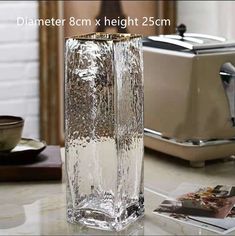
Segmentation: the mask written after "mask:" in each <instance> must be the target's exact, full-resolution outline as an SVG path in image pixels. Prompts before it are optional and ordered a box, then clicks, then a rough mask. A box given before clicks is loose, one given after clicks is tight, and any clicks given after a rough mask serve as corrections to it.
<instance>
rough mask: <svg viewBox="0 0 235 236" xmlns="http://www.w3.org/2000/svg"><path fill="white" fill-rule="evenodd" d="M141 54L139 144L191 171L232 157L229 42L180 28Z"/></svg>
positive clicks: (234, 76) (234, 129)
mask: <svg viewBox="0 0 235 236" xmlns="http://www.w3.org/2000/svg"><path fill="white" fill-rule="evenodd" d="M143 52H144V78H145V82H144V87H145V88H144V89H145V104H144V105H145V112H144V117H145V124H144V125H145V146H146V147H148V148H151V149H154V150H157V151H160V152H164V153H167V154H170V155H173V156H177V157H180V158H183V159H185V160H188V161H190V164H191V166H193V167H202V166H204V164H205V161H206V160H211V159H217V158H225V157H228V156H231V155H233V154H235V67H234V66H235V43H234V42H231V41H228V40H226V39H225V38H222V37H216V36H211V35H204V34H195V33H186V27H185V26H184V25H180V26H179V27H178V34H174V35H160V36H149V37H147V38H145V39H144V40H143Z"/></svg>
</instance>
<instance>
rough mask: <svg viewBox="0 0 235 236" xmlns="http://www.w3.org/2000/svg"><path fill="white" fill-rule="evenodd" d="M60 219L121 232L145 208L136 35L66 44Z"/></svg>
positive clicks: (81, 38)
mask: <svg viewBox="0 0 235 236" xmlns="http://www.w3.org/2000/svg"><path fill="white" fill-rule="evenodd" d="M65 150H66V175H67V220H68V221H69V222H71V223H81V224H83V225H86V226H88V227H94V228H100V229H106V230H115V231H120V230H122V229H123V228H125V227H126V226H127V225H128V224H130V223H132V222H134V221H135V220H137V219H138V218H139V217H141V216H142V215H143V213H144V196H143V190H144V187H143V54H142V43H141V37H140V36H139V35H132V34H106V33H95V34H88V35H83V36H79V37H73V38H68V39H67V40H66V43H65Z"/></svg>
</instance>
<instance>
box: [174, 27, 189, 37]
mask: <svg viewBox="0 0 235 236" xmlns="http://www.w3.org/2000/svg"><path fill="white" fill-rule="evenodd" d="M176 30H177V33H178V34H179V36H181V37H182V38H183V37H184V33H185V32H186V30H187V28H186V25H184V24H180V25H178V26H177V28H176Z"/></svg>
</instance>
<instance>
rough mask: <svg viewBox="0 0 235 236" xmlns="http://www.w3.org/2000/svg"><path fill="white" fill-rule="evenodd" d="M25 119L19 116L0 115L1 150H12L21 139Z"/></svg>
mask: <svg viewBox="0 0 235 236" xmlns="http://www.w3.org/2000/svg"><path fill="white" fill-rule="evenodd" d="M23 126H24V119H23V118H21V117H17V116H0V152H7V151H11V150H12V149H13V148H14V147H15V146H16V145H17V144H18V143H19V141H20V139H21V135H22V131H23Z"/></svg>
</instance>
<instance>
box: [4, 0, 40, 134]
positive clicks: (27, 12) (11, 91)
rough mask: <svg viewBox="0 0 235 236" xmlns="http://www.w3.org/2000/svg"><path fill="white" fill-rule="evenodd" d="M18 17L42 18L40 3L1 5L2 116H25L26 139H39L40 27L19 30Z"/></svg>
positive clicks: (22, 2) (8, 3)
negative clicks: (39, 11) (39, 14)
mask: <svg viewBox="0 0 235 236" xmlns="http://www.w3.org/2000/svg"><path fill="white" fill-rule="evenodd" d="M18 16H22V17H30V18H36V17H38V2H36V1H15V2H13V1H2V2H0V115H7V114H9V115H18V116H22V117H23V118H24V119H25V127H24V131H23V136H24V137H32V138H38V137H39V79H38V78H39V75H38V69H39V68H38V67H39V53H38V47H39V42H38V27H37V26H17V25H16V18H17V17H18Z"/></svg>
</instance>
